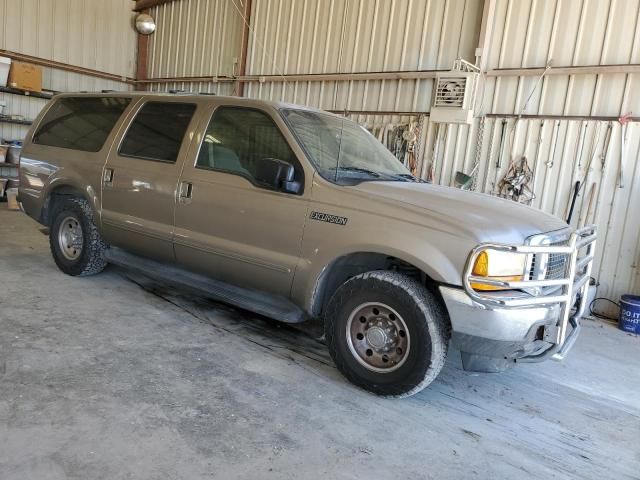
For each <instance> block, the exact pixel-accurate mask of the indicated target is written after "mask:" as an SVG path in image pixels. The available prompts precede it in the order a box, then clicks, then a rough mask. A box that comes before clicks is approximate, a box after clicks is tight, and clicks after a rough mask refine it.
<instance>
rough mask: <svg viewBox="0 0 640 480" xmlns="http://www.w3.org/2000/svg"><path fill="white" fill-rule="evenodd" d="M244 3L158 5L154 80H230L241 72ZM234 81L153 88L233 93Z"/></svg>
mask: <svg viewBox="0 0 640 480" xmlns="http://www.w3.org/2000/svg"><path fill="white" fill-rule="evenodd" d="M241 14H242V8H241V6H240V1H239V0H236V2H235V3H234V2H233V1H231V0H181V1H179V2H172V3H166V4H164V5H161V6H159V7H156V8H154V9H153V11H152V15H153V17H154V19H155V20H156V25H157V30H156V33H155V34H154V35H153V36H152V37H151V45H150V59H149V77H152V78H162V77H198V76H207V77H212V78H213V77H230V76H232V75H234V74H237V72H238V70H237V69H238V62H239V58H240V41H241V35H242V28H243V20H242V17H241ZM233 87H234V85H233V84H232V83H230V82H198V83H184V82H171V83H163V84H157V85H152V86H151V87H150V88H149V90H152V91H167V90H172V89H176V90H191V91H194V92H209V93H216V94H218V95H232V94H233Z"/></svg>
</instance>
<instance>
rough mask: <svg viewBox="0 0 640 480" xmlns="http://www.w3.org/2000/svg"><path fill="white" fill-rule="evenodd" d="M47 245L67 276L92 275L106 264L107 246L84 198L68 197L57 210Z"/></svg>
mask: <svg viewBox="0 0 640 480" xmlns="http://www.w3.org/2000/svg"><path fill="white" fill-rule="evenodd" d="M49 246H50V247H51V254H52V255H53V259H54V260H55V262H56V265H57V266H58V268H59V269H60V270H62V271H63V272H64V273H66V274H67V275H72V276H88V275H95V274H96V273H100V272H101V271H102V270H104V268H105V267H106V266H107V262H106V260H105V259H104V251H105V249H106V248H107V245H106V243H105V242H104V240H103V239H102V236H101V235H100V232H98V229H97V227H96V225H95V223H94V221H93V212H92V210H91V206H90V205H89V202H88V201H86V200H85V199H84V198H77V197H69V198H67V199H65V200H63V201H62V203H61V204H60V206H59V208H57V209H56V211H55V213H54V216H53V222H51V228H50V229H49Z"/></svg>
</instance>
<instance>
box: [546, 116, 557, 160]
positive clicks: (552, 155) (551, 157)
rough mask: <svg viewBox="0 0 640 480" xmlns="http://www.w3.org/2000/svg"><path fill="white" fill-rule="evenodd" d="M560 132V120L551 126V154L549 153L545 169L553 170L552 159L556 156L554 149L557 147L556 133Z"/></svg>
mask: <svg viewBox="0 0 640 480" xmlns="http://www.w3.org/2000/svg"><path fill="white" fill-rule="evenodd" d="M559 132H560V120H558V121H557V122H556V123H555V124H554V125H553V133H552V134H551V145H552V147H551V152H550V153H549V159H548V160H547V162H546V165H547V168H550V169H551V168H553V159H554V158H555V156H556V148H557V147H558V137H559V135H558V133H559Z"/></svg>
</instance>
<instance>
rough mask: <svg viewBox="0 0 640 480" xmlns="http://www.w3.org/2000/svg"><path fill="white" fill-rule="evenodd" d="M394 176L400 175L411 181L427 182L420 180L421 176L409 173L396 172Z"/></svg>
mask: <svg viewBox="0 0 640 480" xmlns="http://www.w3.org/2000/svg"><path fill="white" fill-rule="evenodd" d="M395 176H396V177H400V178H406V179H407V180H409V181H411V182H416V183H427V182H425V181H424V180H422V179H421V178H418V177H416V176H415V175H411V174H410V173H398V174H397V175H395Z"/></svg>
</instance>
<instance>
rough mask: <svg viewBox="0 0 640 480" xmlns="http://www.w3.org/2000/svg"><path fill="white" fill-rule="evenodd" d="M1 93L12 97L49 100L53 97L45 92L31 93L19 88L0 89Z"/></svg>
mask: <svg viewBox="0 0 640 480" xmlns="http://www.w3.org/2000/svg"><path fill="white" fill-rule="evenodd" d="M0 93H10V94H11V95H22V96H25V97H36V98H44V99H45V100H49V99H50V98H51V97H53V95H51V94H49V93H44V92H29V91H28V90H20V89H19V88H11V87H0Z"/></svg>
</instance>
